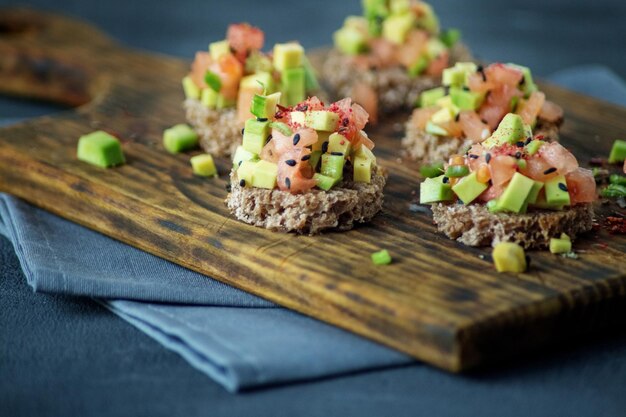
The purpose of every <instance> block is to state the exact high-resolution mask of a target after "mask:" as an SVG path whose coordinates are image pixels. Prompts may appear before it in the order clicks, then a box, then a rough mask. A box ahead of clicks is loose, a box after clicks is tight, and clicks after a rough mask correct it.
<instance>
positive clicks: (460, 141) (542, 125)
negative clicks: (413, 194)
mask: <svg viewBox="0 0 626 417" xmlns="http://www.w3.org/2000/svg"><path fill="white" fill-rule="evenodd" d="M561 123H562V121H559V122H557V123H551V122H548V121H545V120H541V119H539V121H538V122H537V127H536V128H535V129H536V130H535V136H537V135H542V136H544V138H545V140H546V141H558V140H559V127H560V125H561ZM473 144H474V142H473V141H472V140H471V139H468V138H452V137H445V136H437V135H431V134H430V133H426V132H425V131H424V130H423V129H419V128H418V127H417V126H415V124H414V123H412V121H411V120H409V121H408V122H407V124H406V135H405V137H404V138H403V139H402V147H403V148H404V151H405V152H406V155H407V157H408V158H410V159H412V160H415V161H419V162H422V163H432V162H438V161H442V160H443V161H446V160H448V158H449V157H451V156H452V155H462V154H463V153H464V152H465V151H466V150H467V149H468V148H469V147H470V146H472V145H473Z"/></svg>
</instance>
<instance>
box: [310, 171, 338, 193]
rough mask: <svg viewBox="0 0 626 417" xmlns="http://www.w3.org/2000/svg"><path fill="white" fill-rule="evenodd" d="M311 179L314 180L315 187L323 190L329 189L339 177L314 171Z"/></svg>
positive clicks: (335, 183)
mask: <svg viewBox="0 0 626 417" xmlns="http://www.w3.org/2000/svg"><path fill="white" fill-rule="evenodd" d="M313 179H314V180H315V184H316V185H317V188H319V189H322V190H324V191H329V190H330V189H331V188H333V187H334V186H335V185H337V183H338V182H339V181H340V179H339V178H332V177H328V176H326V175H322V174H318V173H315V174H314V175H313Z"/></svg>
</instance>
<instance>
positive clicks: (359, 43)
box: [333, 27, 368, 55]
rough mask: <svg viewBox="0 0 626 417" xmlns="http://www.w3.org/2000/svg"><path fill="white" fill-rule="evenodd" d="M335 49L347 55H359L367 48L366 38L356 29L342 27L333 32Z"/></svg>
mask: <svg viewBox="0 0 626 417" xmlns="http://www.w3.org/2000/svg"><path fill="white" fill-rule="evenodd" d="M333 40H334V43H335V46H336V47H337V49H339V50H340V51H341V52H343V53H344V54H347V55H359V54H361V53H363V52H366V51H367V49H368V44H367V38H366V37H365V35H364V34H363V32H361V31H360V30H358V29H355V28H353V27H343V28H341V29H339V30H338V31H336V32H335V33H334V34H333Z"/></svg>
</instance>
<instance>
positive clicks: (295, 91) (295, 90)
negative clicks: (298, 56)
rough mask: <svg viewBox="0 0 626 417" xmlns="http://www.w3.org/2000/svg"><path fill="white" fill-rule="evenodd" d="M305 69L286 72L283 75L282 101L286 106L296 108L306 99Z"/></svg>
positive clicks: (293, 69)
mask: <svg viewBox="0 0 626 417" xmlns="http://www.w3.org/2000/svg"><path fill="white" fill-rule="evenodd" d="M305 78H306V77H305V73H304V68H292V69H287V70H284V71H283V73H282V75H281V91H282V93H283V95H282V97H281V100H282V104H283V105H285V106H295V105H296V104H298V103H300V102H301V101H303V100H304V99H305V98H306V91H305V85H306V80H305Z"/></svg>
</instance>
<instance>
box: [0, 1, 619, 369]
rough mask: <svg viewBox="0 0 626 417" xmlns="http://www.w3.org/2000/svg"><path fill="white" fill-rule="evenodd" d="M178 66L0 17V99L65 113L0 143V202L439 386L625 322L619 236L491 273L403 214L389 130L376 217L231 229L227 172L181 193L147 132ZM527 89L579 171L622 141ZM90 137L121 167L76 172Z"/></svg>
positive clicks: (182, 179)
mask: <svg viewBox="0 0 626 417" xmlns="http://www.w3.org/2000/svg"><path fill="white" fill-rule="evenodd" d="M200 46H201V45H199V47H200ZM321 56H323V54H322V53H318V54H317V56H316V60H317V61H318V62H319V59H320V58H321ZM188 67H189V62H185V61H182V60H179V59H174V58H170V57H166V56H159V55H154V54H147V53H144V52H139V51H134V50H129V49H125V48H122V47H120V46H118V45H116V44H114V43H113V42H112V41H110V40H109V39H108V38H107V37H106V36H104V35H102V34H101V33H100V32H98V31H97V30H95V29H93V28H91V27H90V26H88V25H86V24H83V23H80V22H76V21H71V20H68V19H65V18H62V17H58V16H53V15H47V14H41V13H38V12H33V11H28V10H2V11H1V12H0V90H1V92H3V93H7V94H16V95H24V96H28V97H35V98H40V99H46V100H51V101H54V102H58V103H63V104H67V105H69V106H78V107H76V108H75V109H73V110H68V111H66V112H64V113H62V114H59V115H57V116H53V117H42V118H39V119H36V120H31V121H27V122H24V123H21V124H18V125H15V126H11V127H7V128H4V129H2V130H0V190H1V191H4V192H8V193H11V194H14V195H16V196H19V197H21V198H23V199H25V200H27V201H29V202H31V203H33V204H35V205H37V206H39V207H42V208H44V209H46V210H48V211H50V212H52V213H55V214H58V215H60V216H62V217H65V218H67V219H69V220H72V221H74V222H76V223H79V224H82V225H84V226H86V227H88V228H91V229H93V230H97V231H99V232H101V233H103V234H105V235H107V236H110V237H112V238H114V239H117V240H120V241H122V242H125V243H128V244H130V245H132V246H135V247H137V248H140V249H143V250H145V251H147V252H150V253H152V254H154V255H157V256H159V257H162V258H164V259H168V260H170V261H172V262H175V263H177V264H180V265H182V266H184V267H187V268H190V269H193V270H195V271H199V272H201V273H204V274H206V275H208V276H211V277H214V278H216V279H218V280H220V281H223V282H225V283H227V284H229V285H232V286H235V287H238V288H241V289H243V290H246V291H249V292H251V293H254V294H257V295H259V296H261V297H264V298H267V299H269V300H272V301H274V302H276V303H278V304H281V305H283V306H285V307H288V308H290V309H293V310H296V311H299V312H301V313H304V314H306V315H310V316H312V317H315V318H317V319H320V320H323V321H326V322H328V323H332V324H334V325H336V326H339V327H342V328H344V329H347V330H349V331H352V332H354V333H357V334H360V335H362V336H364V337H367V338H370V339H373V340H376V341H378V342H380V343H383V344H385V345H388V346H391V347H393V348H396V349H398V350H401V351H403V352H406V353H408V354H410V355H413V356H414V357H416V358H419V359H421V360H423V361H426V362H428V363H431V364H433V365H435V366H438V367H441V368H443V369H446V370H449V371H461V370H465V369H468V368H471V367H474V366H476V365H479V364H483V363H486V362H493V361H495V360H498V359H501V358H503V357H510V356H512V355H514V354H517V353H519V352H522V351H526V350H528V349H530V348H536V347H538V346H541V345H542V344H544V343H546V342H549V341H554V340H557V339H560V338H563V337H566V336H576V335H580V334H583V333H584V332H586V331H588V330H590V329H592V328H594V327H597V326H601V325H603V324H606V323H608V322H612V321H613V319H620V318H623V317H626V314H624V312H626V257H625V253H626V237H624V236H623V235H622V236H617V235H609V234H608V233H607V232H606V231H604V230H598V231H595V232H592V233H590V234H588V235H587V236H585V237H584V238H582V239H580V240H579V241H578V242H576V244H575V248H576V250H577V251H578V252H579V254H580V259H578V260H573V259H564V258H561V257H558V256H554V255H551V254H549V253H547V252H545V251H544V252H533V253H531V254H530V255H531V258H532V267H531V268H530V270H529V271H528V273H525V274H519V275H515V274H497V273H495V271H494V268H493V267H492V264H491V262H490V260H489V259H488V255H489V252H490V251H489V249H474V248H468V247H464V246H462V245H460V244H457V243H455V242H453V241H451V240H448V239H447V238H445V237H443V236H442V235H440V234H438V233H437V231H436V229H435V227H433V225H432V221H431V217H430V216H429V215H428V214H424V213H414V212H412V211H411V210H410V205H411V203H412V200H413V198H414V195H413V192H414V190H416V189H417V187H418V183H419V181H420V178H419V176H418V174H417V173H416V172H417V171H416V166H415V165H414V164H411V163H408V162H401V161H400V160H399V159H398V157H399V143H400V138H401V137H402V121H403V120H405V119H406V115H403V116H399V117H398V118H396V120H393V121H391V122H388V123H386V124H383V125H381V126H378V127H376V128H373V129H370V130H369V133H370V136H371V137H372V138H374V139H375V141H376V142H377V145H378V147H377V153H378V155H379V160H380V161H381V163H382V165H384V166H385V167H387V168H388V169H389V172H390V176H389V181H388V187H387V189H386V192H385V194H386V202H385V206H384V212H383V213H382V214H380V215H379V216H378V217H377V218H376V219H375V220H374V221H373V222H372V223H371V224H370V225H366V226H362V227H358V228H357V229H356V230H353V231H351V232H348V233H328V234H325V235H322V236H318V237H302V236H295V235H285V234H277V233H272V232H268V231H266V230H262V229H258V228H255V227H252V226H247V225H244V224H242V223H239V222H237V221H235V220H233V218H232V217H230V216H229V213H228V211H227V210H226V208H225V206H224V203H223V201H224V198H225V197H226V190H225V188H226V185H227V178H228V177H227V173H228V169H229V166H230V162H229V161H226V160H220V161H218V162H219V169H220V172H221V174H222V175H221V176H220V178H219V179H213V180H207V179H201V178H196V177H194V176H193V175H192V173H191V169H190V166H189V155H177V156H172V155H170V154H168V153H166V152H165V151H164V149H163V147H162V145H161V135H162V131H163V130H164V129H165V128H167V127H169V126H171V125H173V124H176V123H180V122H184V114H183V110H182V107H181V103H182V100H183V95H182V92H181V86H180V79H181V78H182V77H183V75H185V73H186V72H187V69H188ZM543 88H544V89H545V91H546V92H547V93H548V96H549V97H550V98H551V99H552V100H554V101H556V102H557V103H559V104H560V105H562V106H563V107H564V108H565V109H566V112H567V122H566V124H565V127H564V130H563V142H564V143H565V145H566V146H569V147H571V149H572V150H573V151H574V153H575V154H576V155H577V156H578V157H579V159H580V161H581V163H583V164H585V163H586V162H587V161H588V160H589V158H590V157H592V156H594V155H607V154H608V151H609V147H610V145H611V143H612V141H613V140H614V139H616V138H618V137H622V138H624V136H625V135H626V109H624V108H619V107H616V106H612V105H609V104H606V103H602V102H599V101H595V100H592V99H590V98H587V97H583V96H580V95H577V94H574V93H571V92H568V91H565V90H562V89H559V88H556V87H553V86H547V85H544V87H543ZM96 129H105V130H108V131H111V132H113V133H115V134H117V135H118V136H119V137H120V138H121V140H122V142H123V147H124V151H125V153H126V156H127V159H128V163H127V164H126V165H124V166H122V167H119V168H115V169H109V170H104V169H99V168H96V167H93V166H90V165H87V164H84V163H81V162H79V161H77V160H76V157H75V151H76V144H77V140H78V137H79V136H80V135H83V134H85V133H88V132H91V131H93V130H96ZM603 210H604V211H605V212H606V211H607V210H610V209H608V208H604V209H603ZM68 238H71V237H68ZM383 248H385V249H388V250H389V251H390V252H391V254H392V255H393V257H394V262H393V264H392V265H390V266H384V267H375V266H373V265H372V263H371V261H370V254H371V253H372V252H374V251H377V250H379V249H383ZM481 255H487V259H481ZM102 256H106V253H103V254H102Z"/></svg>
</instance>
